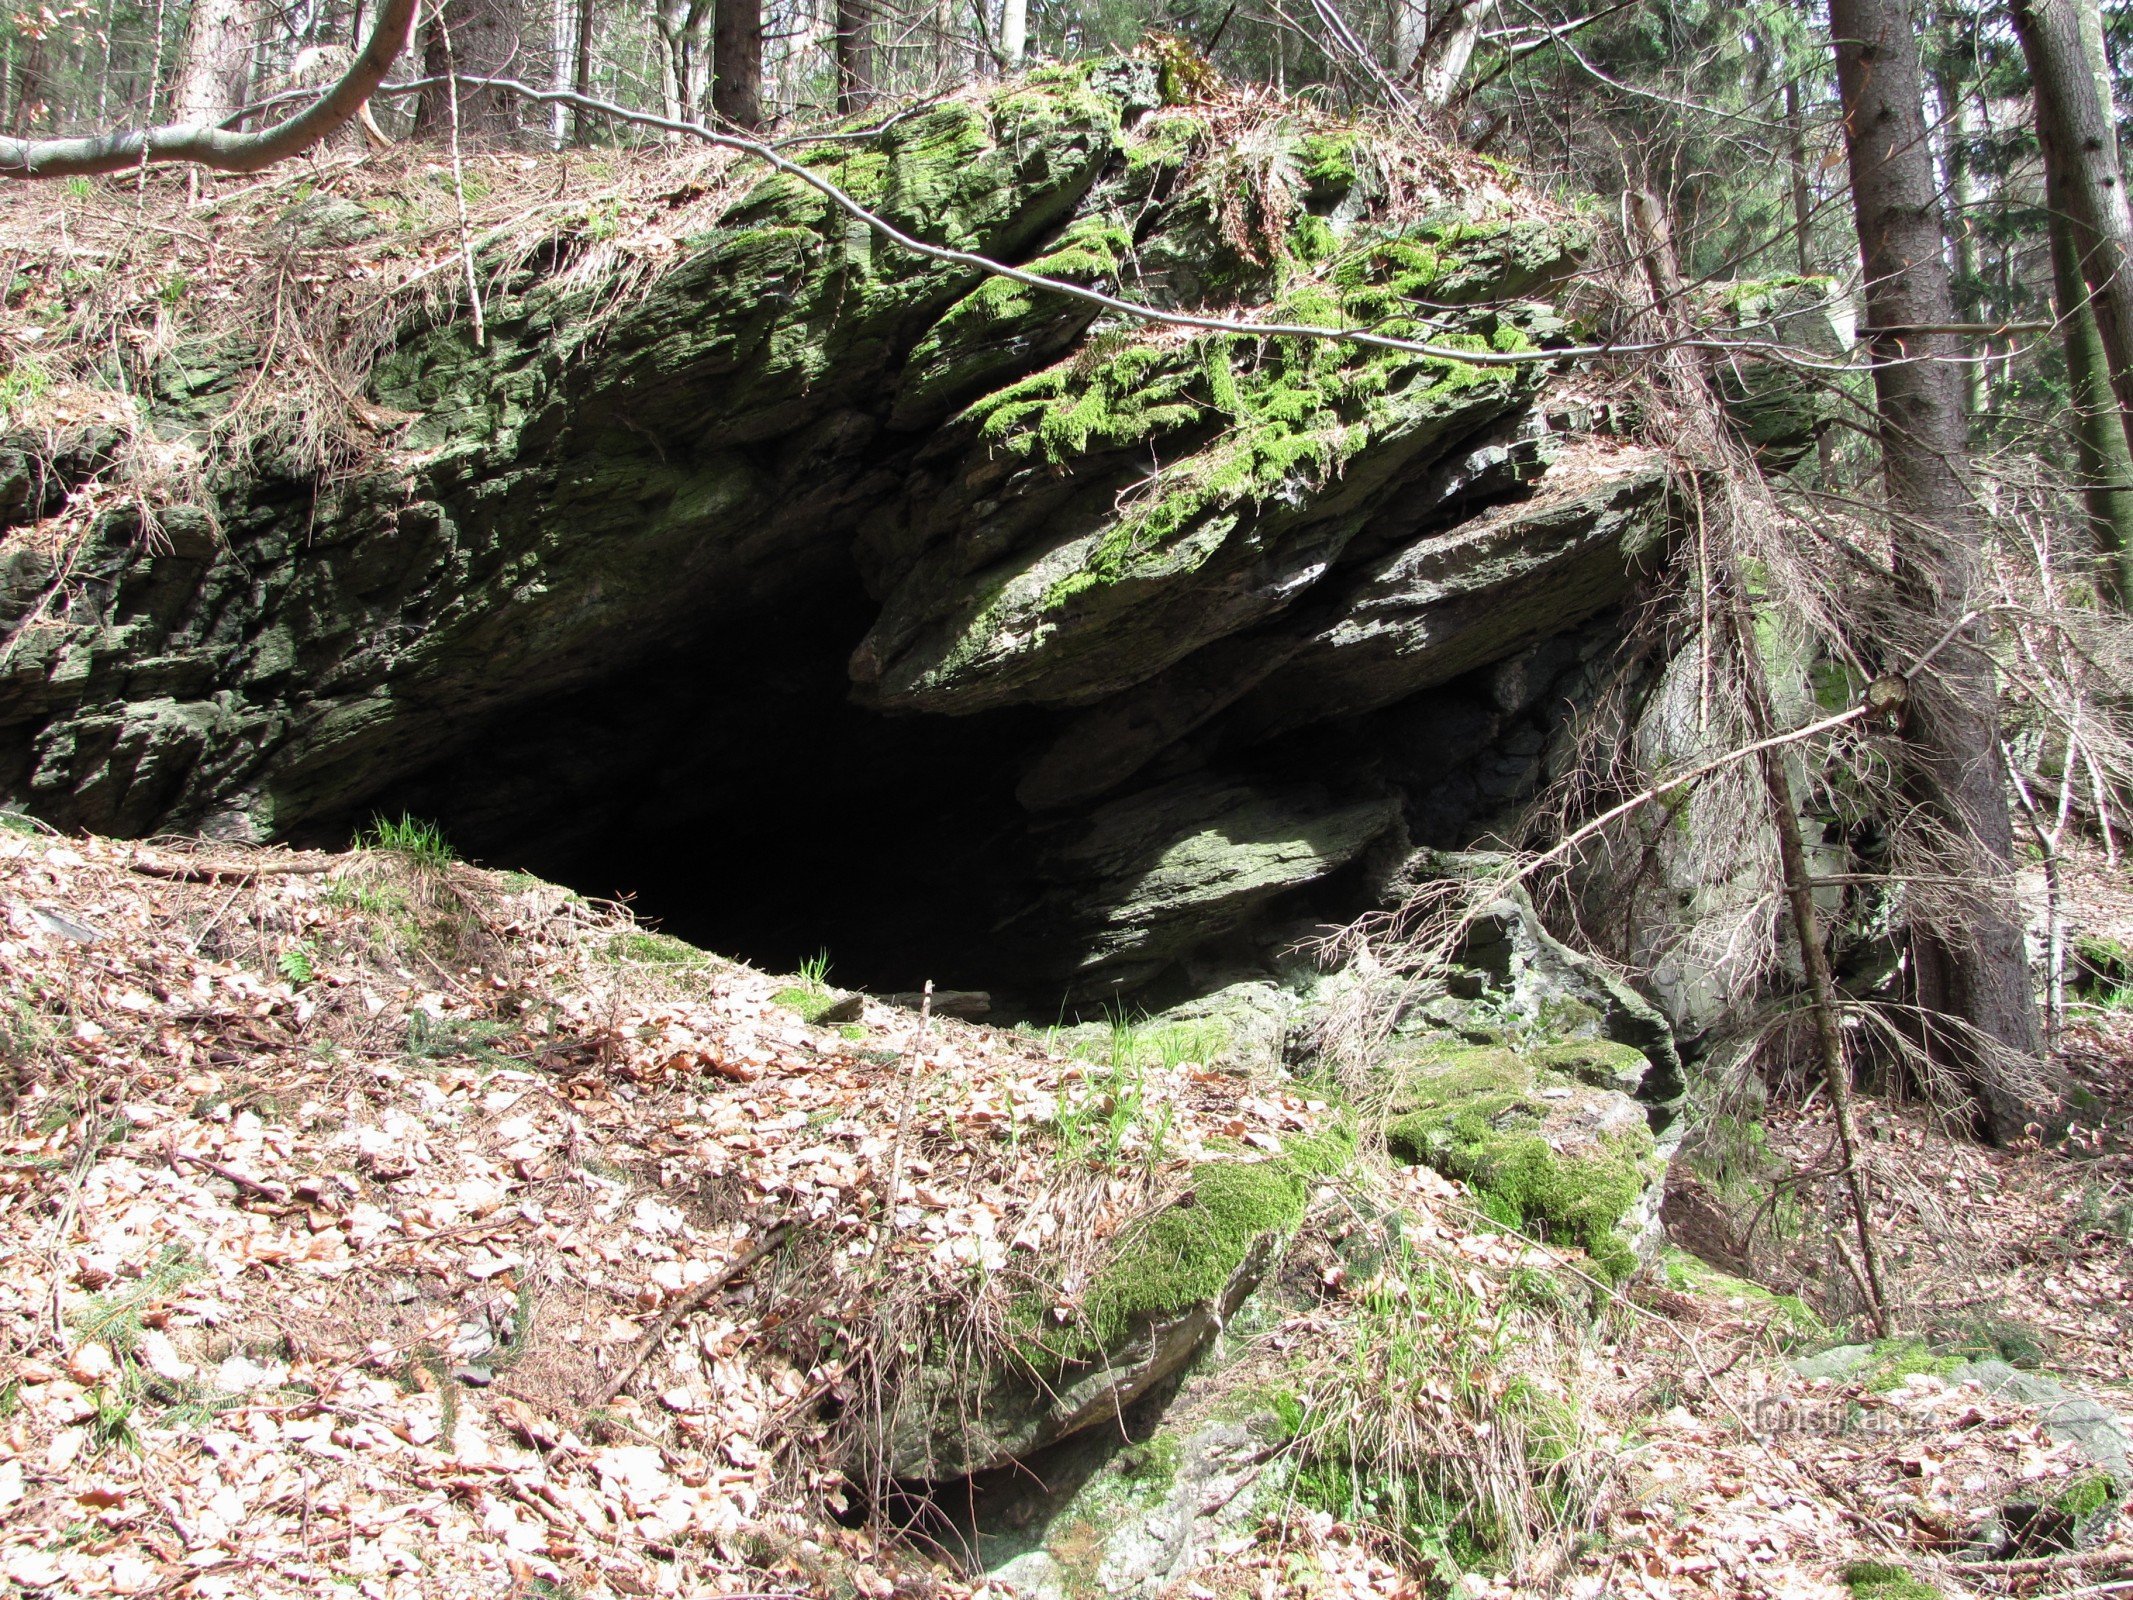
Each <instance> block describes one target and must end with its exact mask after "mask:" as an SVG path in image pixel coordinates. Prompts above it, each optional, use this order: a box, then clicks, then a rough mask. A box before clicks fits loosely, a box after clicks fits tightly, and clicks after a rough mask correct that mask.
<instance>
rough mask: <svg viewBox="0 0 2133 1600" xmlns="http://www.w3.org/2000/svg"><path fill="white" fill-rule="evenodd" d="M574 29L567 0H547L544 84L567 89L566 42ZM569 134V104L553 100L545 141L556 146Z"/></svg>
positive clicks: (568, 82)
mask: <svg viewBox="0 0 2133 1600" xmlns="http://www.w3.org/2000/svg"><path fill="white" fill-rule="evenodd" d="M575 33H576V29H575V28H574V27H573V26H572V23H571V15H570V0H549V5H548V50H549V55H550V57H551V58H552V59H551V61H550V65H549V70H548V87H549V88H551V89H561V90H568V89H569V88H570V83H571V66H570V45H571V40H572V38H573V36H574V35H575ZM569 135H570V108H569V107H568V106H566V105H564V104H563V103H562V102H561V101H557V102H556V103H555V104H554V105H552V106H550V107H549V108H548V142H549V144H550V145H552V146H553V147H554V148H556V149H558V150H560V149H562V148H563V145H564V143H565V142H566V141H567V139H568V138H569Z"/></svg>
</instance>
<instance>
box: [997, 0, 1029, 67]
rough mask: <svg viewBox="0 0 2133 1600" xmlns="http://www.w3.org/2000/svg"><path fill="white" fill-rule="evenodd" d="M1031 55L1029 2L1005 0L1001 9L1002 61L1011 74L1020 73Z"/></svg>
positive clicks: (1027, 0)
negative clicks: (1027, 57) (1025, 58)
mask: <svg viewBox="0 0 2133 1600" xmlns="http://www.w3.org/2000/svg"><path fill="white" fill-rule="evenodd" d="M1028 54H1029V0H1003V4H1002V5H1001V7H1000V60H1001V63H1002V64H1003V65H1004V66H1005V67H1006V68H1007V70H1008V71H1009V72H1020V71H1021V70H1022V60H1023V58H1024V57H1025V56H1026V55H1028Z"/></svg>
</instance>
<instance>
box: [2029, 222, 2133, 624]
mask: <svg viewBox="0 0 2133 1600" xmlns="http://www.w3.org/2000/svg"><path fill="white" fill-rule="evenodd" d="M2047 194H2048V195H2049V199H2050V205H2049V211H2050V214H2049V217H2048V219H2047V221H2048V224H2049V227H2050V230H2051V241H2052V295H2053V299H2054V300H2055V301H2056V302H2057V304H2058V313H2059V335H2060V338H2061V339H2062V340H2063V341H2064V343H2065V346H2066V372H2067V379H2068V382H2069V385H2070V386H2071V387H2072V389H2073V402H2074V403H2073V412H2074V417H2073V423H2074V465H2075V469H2076V471H2077V473H2078V474H2079V476H2080V479H2081V498H2082V503H2083V505H2084V507H2085V508H2086V510H2087V512H2088V522H2089V536H2090V538H2091V540H2092V541H2093V542H2094V544H2095V547H2096V558H2097V559H2096V584H2097V587H2098V588H2099V589H2101V590H2102V591H2103V592H2104V594H2105V595H2106V596H2108V597H2109V598H2110V600H2111V601H2112V603H2113V604H2115V605H2117V606H2119V607H2120V608H2121V609H2123V608H2124V607H2125V605H2126V604H2127V600H2128V597H2129V596H2133V448H2129V447H2128V445H2127V443H2126V430H2125V429H2124V428H2123V427H2122V426H2121V425H2120V423H2119V410H2118V400H2117V397H2116V396H2115V395H2113V394H2112V392H2111V363H2110V357H2109V356H2108V354H2107V353H2106V352H2105V350H2104V347H2103V334H2102V332H2101V331H2100V330H2099V329H2098V328H2097V326H2096V314H2095V311H2094V310H2093V308H2092V307H2091V306H2090V304H2089V288H2088V284H2087V283H2085V282H2084V281H2083V280H2082V276H2081V253H2080V248H2079V246H2077V245H2076V244H2075V242H2074V230H2073V225H2072V224H2071V223H2070V222H2069V221H2068V218H2067V209H2066V205H2065V202H2064V196H2063V195H2062V193H2061V191H2060V188H2059V186H2058V184H2056V183H2051V184H2048V185H2047Z"/></svg>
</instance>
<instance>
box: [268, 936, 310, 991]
mask: <svg viewBox="0 0 2133 1600" xmlns="http://www.w3.org/2000/svg"><path fill="white" fill-rule="evenodd" d="M274 966H275V969H276V970H277V971H279V972H280V973H281V975H282V976H283V977H284V978H287V979H288V980H289V981H290V982H291V983H293V984H297V985H303V984H306V983H309V982H311V980H312V979H314V978H316V977H317V976H318V946H317V945H316V944H314V943H312V941H311V940H309V939H299V940H297V941H296V943H294V944H292V945H290V946H289V948H288V949H286V950H284V951H283V952H282V953H281V954H280V955H278V956H276V957H275V958H274Z"/></svg>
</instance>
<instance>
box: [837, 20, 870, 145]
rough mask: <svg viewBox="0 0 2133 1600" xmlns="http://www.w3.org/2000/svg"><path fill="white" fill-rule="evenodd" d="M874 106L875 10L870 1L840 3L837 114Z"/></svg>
mask: <svg viewBox="0 0 2133 1600" xmlns="http://www.w3.org/2000/svg"><path fill="white" fill-rule="evenodd" d="M873 103H874V8H873V6H872V5H871V4H870V3H869V0H837V114H838V115H839V116H842V117H848V116H850V115H852V113H854V112H855V111H864V110H866V108H867V107H868V106H870V105H872V104H873Z"/></svg>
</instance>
